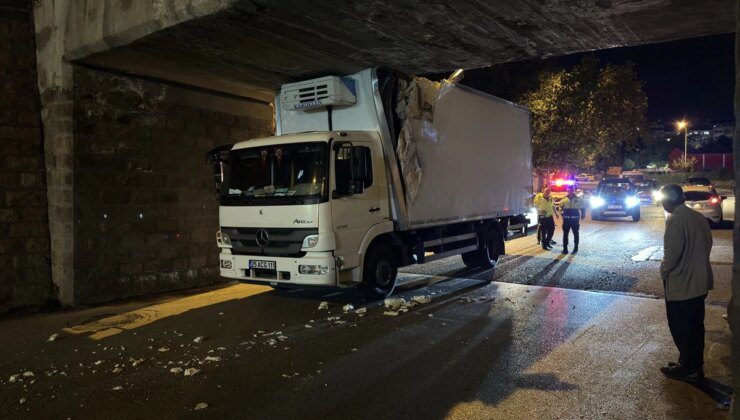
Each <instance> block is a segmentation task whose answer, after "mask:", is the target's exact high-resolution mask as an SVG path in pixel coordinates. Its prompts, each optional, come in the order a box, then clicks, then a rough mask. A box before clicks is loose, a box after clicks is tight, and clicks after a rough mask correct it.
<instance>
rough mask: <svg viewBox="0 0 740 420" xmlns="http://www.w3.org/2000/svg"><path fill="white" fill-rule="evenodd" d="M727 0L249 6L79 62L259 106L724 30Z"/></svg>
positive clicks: (323, 0)
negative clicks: (303, 83) (351, 84)
mask: <svg viewBox="0 0 740 420" xmlns="http://www.w3.org/2000/svg"><path fill="white" fill-rule="evenodd" d="M734 3H735V2H734V1H733V0H702V1H696V0H516V1H486V0H465V1H451V0H448V1H441V0H435V1H429V0H364V1H363V0H345V1H331V0H312V1H304V0H253V1H237V2H235V3H234V4H233V5H232V6H231V7H229V8H227V9H225V10H223V11H221V12H218V13H215V14H212V15H208V16H205V17H201V18H198V19H194V20H191V21H187V22H183V23H180V24H177V25H175V26H171V27H169V28H166V29H163V30H160V31H157V32H155V33H153V34H150V35H148V36H145V37H143V38H140V39H138V40H136V41H134V42H132V43H130V44H128V45H125V46H121V47H117V48H114V49H111V50H108V51H106V52H102V53H98V54H95V55H92V56H89V57H85V58H83V59H81V60H79V61H81V62H83V63H86V64H89V65H94V66H98V67H103V68H108V69H114V70H118V71H123V72H129V73H134V74H138V75H143V76H149V77H153V78H157V79H162V80H168V81H172V82H177V83H183V84H187V85H192V86H197V87H201V88H205V89H210V90H216V91H221V92H226V93H229V94H233V95H238V96H243V97H251V98H256V99H258V100H262V101H270V100H271V93H270V92H272V90H273V89H275V88H276V87H278V86H279V85H280V84H281V83H285V82H288V81H295V80H297V79H302V78H307V77H313V76H320V75H326V74H346V73H351V72H355V71H357V70H360V69H362V68H365V67H369V66H375V65H387V66H390V67H393V68H396V69H399V70H403V71H407V72H410V73H429V72H442V71H449V70H453V69H456V68H478V67H486V66H490V65H493V64H497V63H502V62H508V61H516V60H522V59H527V58H533V57H550V56H556V55H563V54H569V53H574V52H581V51H589V50H596V49H605V48H613V47H620V46H632V45H641V44H648V43H657V42H664V41H670V40H676V39H683V38H693V37H699V36H705V35H713V34H719V33H727V32H733V31H734V30H735V14H734Z"/></svg>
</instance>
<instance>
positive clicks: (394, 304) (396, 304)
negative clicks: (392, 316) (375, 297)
mask: <svg viewBox="0 0 740 420" xmlns="http://www.w3.org/2000/svg"><path fill="white" fill-rule="evenodd" d="M383 303H384V304H385V307H386V308H388V309H398V308H400V307H402V306H404V305H406V299H404V298H387V299H386V300H384V301H383Z"/></svg>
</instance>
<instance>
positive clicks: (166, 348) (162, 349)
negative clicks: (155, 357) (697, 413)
mask: <svg viewBox="0 0 740 420" xmlns="http://www.w3.org/2000/svg"><path fill="white" fill-rule="evenodd" d="M157 351H159V352H160V353H164V352H166V351H170V348H169V347H160V348H159V349H158V350H157Z"/></svg>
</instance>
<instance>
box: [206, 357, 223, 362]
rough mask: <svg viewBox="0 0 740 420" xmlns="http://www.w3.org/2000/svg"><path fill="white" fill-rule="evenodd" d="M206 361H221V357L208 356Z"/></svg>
mask: <svg viewBox="0 0 740 420" xmlns="http://www.w3.org/2000/svg"><path fill="white" fill-rule="evenodd" d="M205 361H206V362H220V361H221V358H220V357H216V356H206V360H205Z"/></svg>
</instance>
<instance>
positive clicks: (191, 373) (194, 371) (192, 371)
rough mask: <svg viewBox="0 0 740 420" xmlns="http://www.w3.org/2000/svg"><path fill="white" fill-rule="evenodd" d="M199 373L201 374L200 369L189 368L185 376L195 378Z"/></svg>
mask: <svg viewBox="0 0 740 420" xmlns="http://www.w3.org/2000/svg"><path fill="white" fill-rule="evenodd" d="M198 372H200V369H196V368H187V369H185V376H193V375H195V374H197V373H198Z"/></svg>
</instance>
